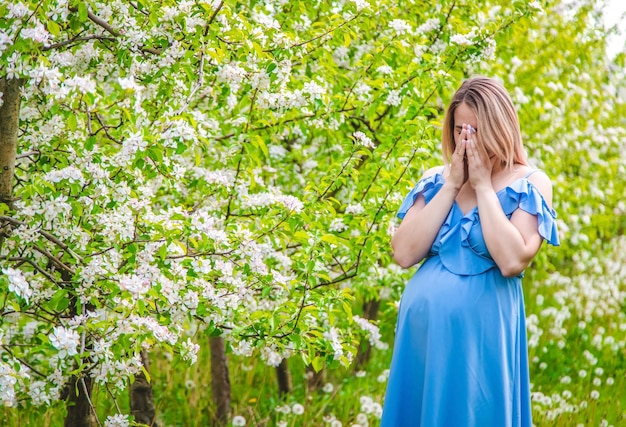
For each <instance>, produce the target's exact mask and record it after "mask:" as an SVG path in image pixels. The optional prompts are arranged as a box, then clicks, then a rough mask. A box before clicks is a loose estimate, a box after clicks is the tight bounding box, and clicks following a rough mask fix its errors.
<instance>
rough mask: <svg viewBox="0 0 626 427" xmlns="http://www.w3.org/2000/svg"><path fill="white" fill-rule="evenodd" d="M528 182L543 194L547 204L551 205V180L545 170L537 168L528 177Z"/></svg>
mask: <svg viewBox="0 0 626 427" xmlns="http://www.w3.org/2000/svg"><path fill="white" fill-rule="evenodd" d="M528 182H530V183H531V184H532V185H533V186H534V187H535V188H536V189H537V190H539V192H540V193H541V195H542V196H543V198H544V199H545V200H546V202H547V203H548V205H550V206H552V181H551V180H550V177H549V176H548V175H546V173H545V172H543V171H541V170H538V171H536V172H533V173H532V174H531V175H530V176H529V177H528Z"/></svg>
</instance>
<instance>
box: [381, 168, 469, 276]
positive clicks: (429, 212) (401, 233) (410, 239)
mask: <svg viewBox="0 0 626 427" xmlns="http://www.w3.org/2000/svg"><path fill="white" fill-rule="evenodd" d="M430 174H432V170H431V171H428V172H427V173H426V174H424V177H427V176H429V175H430ZM458 192H459V190H458V188H455V187H454V186H453V185H451V184H448V183H447V182H446V183H444V184H443V187H442V188H441V189H440V190H439V191H438V192H437V194H435V196H434V197H433V198H432V200H431V201H430V202H428V204H426V201H425V200H424V197H423V196H422V195H421V194H420V195H419V196H418V197H417V198H416V199H415V203H414V204H413V206H412V207H411V208H410V209H409V211H408V212H407V214H406V216H405V217H404V219H403V220H402V222H401V223H400V226H399V227H398V229H397V230H396V232H395V233H394V235H393V238H392V239H391V247H392V248H393V259H394V260H395V261H396V263H398V265H400V267H403V268H409V267H411V266H413V265H415V264H417V263H418V262H420V261H421V260H422V259H424V257H425V256H426V255H427V254H428V251H429V250H430V248H431V246H432V245H433V242H434V241H435V238H436V237H437V233H438V232H439V229H440V228H441V225H442V224H443V222H444V221H445V219H446V217H447V216H448V213H449V212H450V208H451V207H452V204H453V203H454V199H455V198H456V195H457V193H458Z"/></svg>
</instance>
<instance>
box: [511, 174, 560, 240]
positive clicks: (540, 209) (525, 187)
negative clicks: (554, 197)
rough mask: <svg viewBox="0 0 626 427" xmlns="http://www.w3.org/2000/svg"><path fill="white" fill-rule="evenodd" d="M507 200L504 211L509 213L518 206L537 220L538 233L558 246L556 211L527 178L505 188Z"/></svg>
mask: <svg viewBox="0 0 626 427" xmlns="http://www.w3.org/2000/svg"><path fill="white" fill-rule="evenodd" d="M506 196H507V200H506V202H505V203H503V208H504V211H505V213H506V214H507V215H510V214H511V213H512V212H513V211H514V210H515V209H517V208H518V207H519V208H520V209H522V210H523V211H525V212H528V213H529V214H531V215H535V216H536V217H537V220H538V226H539V235H540V236H541V237H543V238H544V239H545V240H546V241H547V242H548V243H549V244H551V245H554V246H559V244H560V242H559V233H558V229H557V225H556V212H555V211H554V209H552V208H551V207H550V206H548V203H547V202H546V201H545V199H544V198H543V196H542V195H541V193H540V192H539V190H537V188H536V187H535V186H534V185H533V184H531V183H530V182H529V181H528V180H526V179H523V180H520V181H517V182H515V183H514V184H512V185H511V186H509V187H508V188H507V189H506Z"/></svg>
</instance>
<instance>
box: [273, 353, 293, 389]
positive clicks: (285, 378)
mask: <svg viewBox="0 0 626 427" xmlns="http://www.w3.org/2000/svg"><path fill="white" fill-rule="evenodd" d="M276 379H277V380H278V394H279V395H280V396H284V395H286V394H288V393H291V390H292V388H293V383H292V380H291V371H290V370H289V360H287V359H283V361H282V362H280V365H278V366H277V367H276Z"/></svg>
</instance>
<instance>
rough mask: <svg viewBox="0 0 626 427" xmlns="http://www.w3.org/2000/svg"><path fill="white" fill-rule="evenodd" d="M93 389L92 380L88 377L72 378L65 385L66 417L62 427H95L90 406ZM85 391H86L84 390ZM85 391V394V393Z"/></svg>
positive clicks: (95, 422)
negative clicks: (66, 394)
mask: <svg viewBox="0 0 626 427" xmlns="http://www.w3.org/2000/svg"><path fill="white" fill-rule="evenodd" d="M92 388H93V379H92V378H90V377H85V378H84V384H83V380H82V379H81V378H77V377H72V380H71V381H70V383H69V384H68V385H67V393H68V397H67V405H66V406H67V416H66V417H65V423H64V424H63V426H64V427H97V426H98V421H97V420H96V417H95V414H94V412H93V409H92V408H91V404H90V403H89V401H90V399H91V390H92ZM85 389H86V390H85ZM85 391H86V392H87V393H85Z"/></svg>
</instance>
